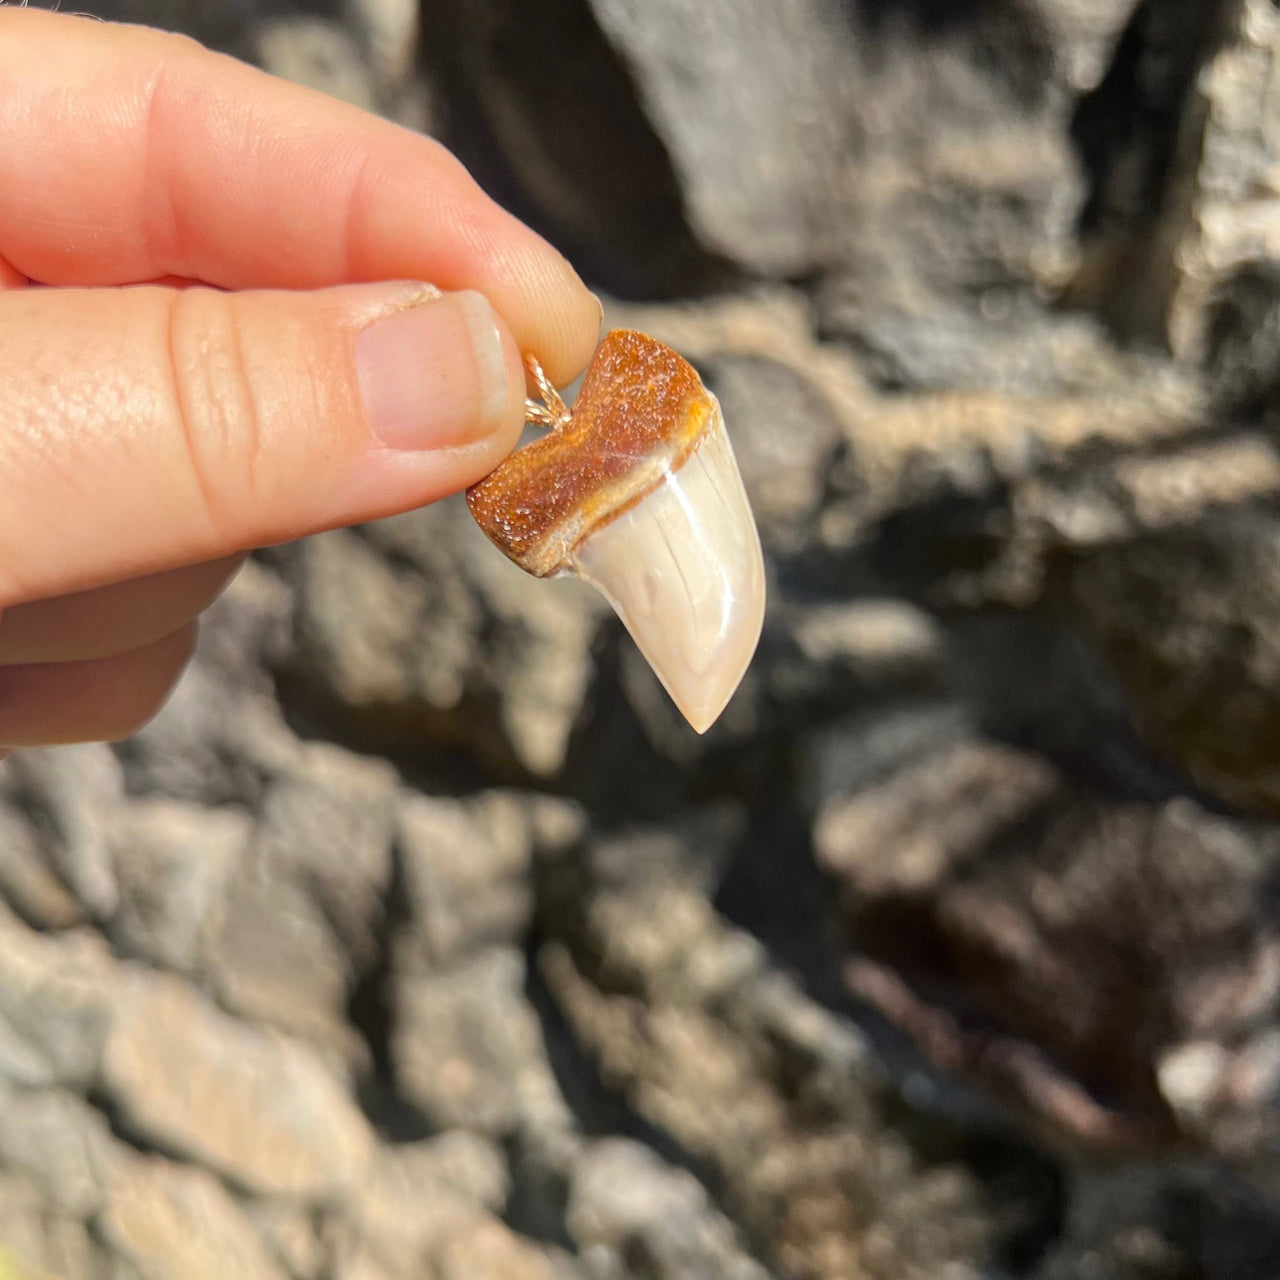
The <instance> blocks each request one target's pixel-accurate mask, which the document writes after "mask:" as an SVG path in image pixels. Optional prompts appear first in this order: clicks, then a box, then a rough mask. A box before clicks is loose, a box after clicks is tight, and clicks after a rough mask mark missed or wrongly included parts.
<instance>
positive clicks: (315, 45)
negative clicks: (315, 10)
mask: <svg viewBox="0 0 1280 1280" xmlns="http://www.w3.org/2000/svg"><path fill="white" fill-rule="evenodd" d="M256 52H257V58H256V60H257V61H258V62H259V63H260V64H261V65H262V67H263V69H264V70H265V71H269V72H271V74H272V75H275V76H280V77H282V78H283V79H285V80H293V81H294V82H296V83H297V84H303V85H306V86H307V88H309V89H318V90H319V91H320V92H321V93H327V94H329V96H330V97H333V98H340V99H342V101H343V102H349V103H351V105H352V106H355V107H360V108H362V109H363V110H365V111H372V110H374V109H375V107H376V105H377V99H378V91H377V88H378V87H377V83H376V80H375V77H374V73H373V69H372V68H371V67H370V66H369V64H368V62H366V60H365V57H364V51H363V50H362V49H361V47H360V43H359V42H358V41H357V40H356V38H355V37H354V36H353V35H352V34H351V33H349V32H348V31H346V30H344V29H343V28H342V27H341V26H339V25H338V24H337V23H336V22H329V21H326V20H325V19H323V18H310V17H295V18H285V19H282V20H279V21H275V22H270V23H267V24H265V25H264V26H263V27H261V28H260V30H259V32H258V37H257V51H256Z"/></svg>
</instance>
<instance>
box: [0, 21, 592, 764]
mask: <svg viewBox="0 0 1280 1280" xmlns="http://www.w3.org/2000/svg"><path fill="white" fill-rule="evenodd" d="M0 85H3V86H4V89H3V92H2V93H0V611H3V616H2V617H0V747H13V746H21V745H28V744H33V743H48V742H67V741H73V740H86V739H111V738H118V737H123V736H126V735H127V734H129V733H130V732H132V731H133V730H134V729H136V728H137V727H138V726H139V725H141V724H142V723H144V722H145V721H146V720H147V719H148V718H149V717H150V716H151V715H152V714H153V713H154V712H155V710H156V709H157V708H158V707H159V706H160V705H161V704H162V703H163V701H164V699H165V697H166V696H167V694H168V692H169V690H170V688H171V687H172V685H173V683H174V681H175V680H176V679H177V676H178V674H179V673H180V672H181V670H182V667H183V666H184V664H185V663H186V661H187V659H188V657H189V656H190V653H191V649H192V644H193V639H194V634H195V622H194V619H196V617H197V616H198V615H199V613H200V612H201V610H202V609H204V608H205V607H206V606H207V605H208V604H209V603H210V602H211V601H212V600H213V599H214V598H215V597H216V595H217V594H218V592H219V591H220V590H221V589H222V587H223V586H224V585H225V583H226V581H227V580H228V578H229V576H230V575H231V574H232V573H233V572H234V571H235V568H236V566H237V565H238V564H239V562H240V559H241V556H242V553H243V552H244V551H246V550H247V549H249V548H252V547H255V546H260V545H264V544H268V543H273V542H280V541H284V540H286V539H290V538H296V537H299V536H301V535H303V534H307V533H312V532H315V531H317V530H320V529H325V528H330V527H332V526H335V525H342V524H348V523H351V522H354V521H360V520H369V519H374V518H376V517H379V516H384V515H388V514H391V513H393V512H398V511H404V510H407V509H409V508H412V507H416V506H420V505H422V504H424V503H428V502H431V501H433V500H435V499H436V498H439V497H441V496H443V495H444V494H447V493H450V492H452V491H454V490H457V489H460V488H463V487H465V486H466V485H468V484H470V483H472V482H473V481H475V480H477V479H479V478H480V477H481V476H483V475H485V474H487V473H488V472H489V471H490V470H492V468H493V467H494V466H495V465H496V464H497V463H498V461H499V460H500V459H501V458H502V457H504V456H505V455H506V454H507V453H508V452H509V451H510V450H511V448H512V447H513V446H514V444H515V442H516V440H517V438H518V437H519V433H520V430H521V426H522V423H523V417H524V415H523V403H524V375H523V372H522V369H521V363H520V353H521V352H522V351H526V350H527V351H533V352H535V353H536V354H537V356H538V358H539V359H540V360H541V362H542V364H543V365H544V367H545V368H546V369H547V371H548V373H550V375H551V376H552V378H553V379H554V380H556V381H557V382H560V383H564V382H566V381H569V380H571V379H572V378H573V377H574V376H575V375H576V374H577V373H578V372H579V370H580V369H581V368H582V366H583V365H584V364H585V363H586V362H587V360H588V358H589V357H590V355H591V352H592V349H593V348H594V346H595V343H596V340H597V337H598V327H599V314H600V313H599V308H598V303H597V302H596V301H595V299H593V298H592V296H591V295H590V294H589V293H588V292H587V291H586V289H585V288H584V286H583V285H582V283H581V281H580V280H579V279H578V277H577V276H576V275H575V274H574V272H573V271H572V269H571V268H570V267H569V266H568V264H567V263H566V262H565V261H564V260H563V259H562V258H561V257H560V256H559V255H558V254H557V253H556V252H555V251H554V250H553V249H551V248H550V247H549V246H548V245H547V244H546V243H545V242H543V241H542V240H541V239H540V238H539V237H538V236H536V235H535V234H534V233H533V232H531V231H530V230H528V229H527V228H526V227H524V226H523V225H521V224H520V223H519V222H517V221H516V220H515V219H514V218H512V217H510V216H509V215H508V214H506V213H504V212H503V211H502V210H501V209H499V208H498V207H497V206H496V205H494V204H493V203H492V202H491V201H490V200H489V199H488V198H487V197H486V196H485V195H484V194H483V193H482V192H481V191H480V190H479V188H478V187H477V186H476V185H475V183H474V182H473V181H472V180H471V178H470V177H469V176H468V175H467V173H466V172H465V170H464V169H463V168H462V166H461V165H460V164H459V163H458V162H457V161H456V160H455V159H454V158H453V157H452V156H451V155H449V154H448V153H447V152H446V151H444V150H443V149H442V148H441V147H440V146H438V145H437V144H435V143H434V142H431V141H430V140H428V139H425V138H422V137H419V136H417V135H415V134H412V133H409V132H407V131H405V130H403V129H399V128H397V127H395V126H394V125H391V124H388V123H386V122H384V121H380V120H377V119H374V118H372V117H370V116H367V115H365V114H363V113H362V112H360V111H357V110H355V109H354V108H350V107H346V106H343V105H342V104H340V103H337V102H333V101H330V100H329V99H327V98H324V97H322V96H320V95H318V94H315V93H312V92H309V91H307V90H305V89H300V88H297V87H295V86H292V85H287V84H284V83H280V82H278V81H274V80H272V79H271V78H269V77H267V76H265V75H263V74H261V73H259V72H257V71H254V70H253V69H251V68H249V67H246V66H243V65H241V64H240V63H237V62H234V61H232V60H231V59H228V58H224V57H220V56H218V55H215V54H212V53H209V52H208V51H206V50H204V49H202V48H200V47H199V46H198V45H195V44H193V43H192V42H190V41H188V40H185V39H183V38H180V37H177V36H170V35H165V34H162V33H159V32H155V31H150V30H146V29H142V28H134V27H125V26H113V25H109V24H100V23H96V22H92V21H88V20H85V19H81V18H73V17H64V16H61V15H56V14H49V13H42V12H37V11H34V10H26V9H10V8H0ZM387 282H390V283H387ZM422 282H430V285H434V286H436V287H437V289H438V290H444V291H445V292H444V293H439V292H436V291H435V290H433V289H431V288H429V287H427V285H426V284H424V283H422ZM36 283H38V284H39V285H41V286H53V287H41V288H37V287H32V286H34V285H35V284H36ZM202 286H203V287H202ZM269 291H270V292H269Z"/></svg>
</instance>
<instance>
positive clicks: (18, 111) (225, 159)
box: [0, 8, 600, 383]
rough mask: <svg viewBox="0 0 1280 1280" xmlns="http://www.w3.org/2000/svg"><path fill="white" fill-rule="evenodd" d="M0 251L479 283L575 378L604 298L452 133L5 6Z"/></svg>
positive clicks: (142, 267) (25, 267) (70, 263)
mask: <svg viewBox="0 0 1280 1280" xmlns="http://www.w3.org/2000/svg"><path fill="white" fill-rule="evenodd" d="M0 84H3V85H4V86H5V92H4V93H3V94H0V258H3V259H6V260H7V261H8V262H9V263H10V264H11V265H12V267H13V268H15V269H16V271H17V272H20V273H21V274H22V275H24V276H27V277H29V278H31V279H33V280H38V281H40V282H42V283H45V284H58V285H71V284H74V285H119V284H135V283H139V282H143V281H150V280H155V279H157V278H160V277H166V276H177V277H183V278H188V279H194V280H200V281H203V282H205V283H207V284H213V285H218V286H221V287H223V288H228V289H248V288H276V289H313V288H321V287H324V286H328V285H334V284H343V283H348V282H358V281H366V280H383V279H414V280H425V281H429V282H430V283H432V284H435V285H437V286H438V287H440V288H441V289H444V290H446V291H454V290H465V289H474V290H476V291H478V292H480V293H483V294H485V296H486V297H488V299H489V301H490V302H491V303H492V304H493V306H494V307H495V308H496V309H497V311H498V312H499V313H500V314H501V315H502V316H503V318H504V319H505V320H506V321H507V324H508V325H509V326H510V328H511V330H512V332H513V333H514V335H515V337H516V340H517V342H518V343H519V344H520V346H521V348H522V349H523V350H527V351H532V352H534V353H535V354H537V356H538V357H539V359H540V360H541V361H542V363H543V365H544V367H546V368H547V369H548V372H549V373H550V374H551V376H552V377H553V378H554V379H555V380H556V381H557V382H560V383H565V382H568V381H570V380H571V379H572V378H573V377H574V376H575V375H576V374H577V373H578V372H579V371H580V370H581V368H582V367H583V366H584V365H585V364H586V362H587V360H588V359H589V358H590V355H591V352H592V350H593V349H594V347H595V344H596V341H597V338H598V330H599V319H600V313H599V307H598V304H597V302H596V301H595V299H594V298H593V297H592V296H591V294H590V293H589V292H588V291H587V289H586V287H585V286H584V285H583V284H582V282H581V280H579V278H578V276H577V275H576V273H575V272H574V271H573V269H572V267H570V266H569V264H568V263H567V262H566V261H565V260H564V258H563V257H561V255H560V254H559V253H557V252H556V251H555V250H554V249H553V248H552V247H551V246H550V245H548V244H547V243H546V241H544V240H543V239H542V238H541V237H540V236H538V235H536V234H535V233H534V232H533V231H531V230H530V229H529V228H528V227H526V226H524V225H523V224H522V223H521V222H519V221H518V220H517V219H515V218H513V217H512V216H511V215H509V214H507V213H506V212H505V211H504V210H502V209H501V208H499V207H498V206H497V205H496V204H494V203H493V201H491V200H490V199H489V198H488V197H487V196H486V195H485V194H484V193H483V192H482V191H481V190H480V188H479V187H478V186H477V185H476V183H475V182H474V180H473V179H472V178H471V177H470V175H469V174H468V173H467V172H466V170H465V169H464V168H463V167H462V165H461V164H459V163H458V161H457V160H455V159H454V158H453V156H451V155H450V154H449V153H448V152H447V151H446V150H444V148H443V147H441V146H439V145H438V144H437V143H435V142H433V141H431V140H430V139H428V138H424V137H422V136H420V135H418V134H414V133H412V132H410V131H409V130H406V129H402V128H399V127H398V126H396V125H393V124H390V123H388V122H387V121H384V120H379V119H377V118H376V117H373V116H370V115H368V114H366V113H365V112H362V111H359V110H357V109H356V108H354V107H350V106H347V105H345V104H343V103H340V102H336V101H334V100H332V99H330V98H327V97H325V96H324V95H322V94H318V93H314V92H312V91H310V90H307V89H304V88H301V87H299V86H296V85H291V84H287V83H285V82H283V81H279V80H275V79H273V78H272V77H270V76H267V75H264V74H263V73H262V72H259V71H256V70H254V69H253V68H251V67H248V66H246V65H244V64H242V63H239V62H236V61H235V60H233V59H231V58H227V57H223V56H221V55H219V54H214V53H210V52H209V51H208V50H206V49H203V48H201V47H200V46H199V45H197V44H195V43H193V42H191V41H189V40H186V39H184V38H182V37H179V36H172V35H168V34H164V33H161V32H157V31H151V30H149V29H146V28H142V27H128V26H119V25H114V24H110V23H98V22H91V21H88V20H85V19H83V18H76V17H70V16H65V15H61V14H51V13H46V12H41V11H37V10H32V9H9V8H0Z"/></svg>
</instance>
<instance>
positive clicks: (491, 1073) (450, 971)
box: [392, 947, 568, 1135]
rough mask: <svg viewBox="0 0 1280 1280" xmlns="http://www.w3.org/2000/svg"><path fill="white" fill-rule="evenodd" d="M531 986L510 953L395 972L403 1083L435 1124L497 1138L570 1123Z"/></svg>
mask: <svg viewBox="0 0 1280 1280" xmlns="http://www.w3.org/2000/svg"><path fill="white" fill-rule="evenodd" d="M524 981H525V971H524V958H523V957H522V955H521V954H520V952H519V951H516V950H515V949H514V948H506V947H494V948H490V949H489V950H486V951H482V952H479V953H478V954H476V955H475V956H473V957H470V958H468V959H467V960H465V961H463V962H461V963H460V964H457V965H454V966H451V967H450V968H447V969H442V970H439V971H433V972H429V973H413V972H406V973H401V974H399V975H398V976H397V980H396V991H395V1000H396V1025H395V1033H394V1039H393V1045H392V1052H393V1057H394V1062H395V1070H396V1080H397V1083H398V1085H399V1087H400V1089H401V1091H402V1092H403V1093H404V1095H405V1097H406V1098H408V1099H409V1100H410V1101H411V1102H412V1103H413V1104H414V1105H415V1106H417V1107H419V1108H420V1109H421V1110H422V1111H423V1113H424V1114H425V1115H426V1116H427V1117H428V1119H429V1120H430V1121H431V1122H432V1123H433V1124H435V1125H439V1126H441V1127H446V1126H462V1127H464V1128H469V1129H474V1130H476V1131H478V1132H480V1133H484V1134H493V1135H502V1134H509V1133H512V1132H513V1131H515V1130H516V1129H518V1128H520V1127H521V1126H528V1127H530V1128H533V1129H545V1128H551V1129H555V1128H559V1127H564V1126H566V1125H567V1124H568V1114H567V1112H566V1110H565V1107H564V1102H563V1100H562V1098H561V1097H560V1093H559V1089H558V1088H557V1086H556V1082H555V1077H554V1076H553V1075H552V1072H551V1067H550V1064H549V1063H548V1061H547V1057H546V1049H545V1047H544V1045H543V1041H542V1034H541V1030H540V1028H539V1026H538V1021H537V1018H536V1016H535V1015H534V1012H533V1010H532V1008H531V1007H530V1006H529V1003H528V1001H527V1000H526V999H525V998H524Z"/></svg>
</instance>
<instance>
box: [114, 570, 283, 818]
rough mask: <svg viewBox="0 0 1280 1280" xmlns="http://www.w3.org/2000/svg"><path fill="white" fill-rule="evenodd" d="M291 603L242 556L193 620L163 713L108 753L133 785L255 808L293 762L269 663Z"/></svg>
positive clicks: (274, 580) (267, 574) (268, 573)
mask: <svg viewBox="0 0 1280 1280" xmlns="http://www.w3.org/2000/svg"><path fill="white" fill-rule="evenodd" d="M292 611H293V601H292V598H291V596H290V593H289V590H288V588H287V587H286V586H285V584H284V583H283V582H282V581H281V580H280V578H279V577H278V576H277V575H276V574H275V573H274V572H273V571H272V570H271V569H269V568H268V567H267V566H266V565H264V564H262V563H260V562H258V561H256V560H250V561H248V563H246V564H245V566H244V567H243V568H242V569H241V570H240V572H239V573H238V574H237V575H236V577H235V579H234V580H233V581H232V582H231V584H230V586H228V587H227V589H226V590H225V591H224V592H223V593H222V595H221V596H220V597H219V599H218V600H217V601H216V602H215V603H214V605H213V606H212V607H211V608H210V609H209V610H207V611H206V613H205V614H204V616H203V618H202V619H201V625H200V641H199V645H198V647H197V650H196V655H195V659H194V660H193V662H192V664H191V666H190V667H189V668H188V669H187V672H186V674H185V675H184V676H183V678H182V680H181V681H180V682H179V684H178V687H177V688H176V689H175V690H174V692H173V695H172V696H171V697H170V699H169V701H168V703H167V704H166V705H165V708H164V710H163V711H161V712H160V714H159V715H158V716H156V718H155V719H154V720H152V721H151V723H150V724H149V725H147V726H146V727H145V728H144V729H142V730H141V732H139V733H137V734H135V735H134V736H133V737H132V738H131V739H129V741H128V742H126V743H123V744H121V745H120V746H119V747H118V748H117V749H116V750H117V754H118V755H119V757H120V759H121V761H122V763H123V764H124V769H125V777H126V778H127V780H128V783H129V787H130V789H131V790H132V791H135V792H138V793H159V794H161V795H167V796H171V797H173V798H176V799H183V800H191V801H194V802H196V803H198V804H205V805H225V804H236V803H238V804H253V803H256V801H257V800H258V798H259V797H260V795H261V793H262V788H263V784H264V781H265V779H267V778H269V777H271V776H273V775H274V774H275V773H277V772H280V771H281V770H283V769H286V768H288V767H289V765H290V764H292V762H293V761H294V760H295V759H296V755H297V751H298V743H297V739H296V738H295V737H294V736H293V734H292V733H290V732H289V730H288V728H287V727H286V725H285V723H284V717H283V716H282V714H281V710H280V707H279V705H278V703H277V700H276V696H275V686H274V682H273V680H272V678H271V675H270V672H269V668H270V667H271V665H272V664H273V663H274V662H275V661H277V660H278V659H279V657H280V655H281V653H282V651H283V650H284V648H285V647H286V645H287V642H288V637H289V633H290V626H291V619H292Z"/></svg>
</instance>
